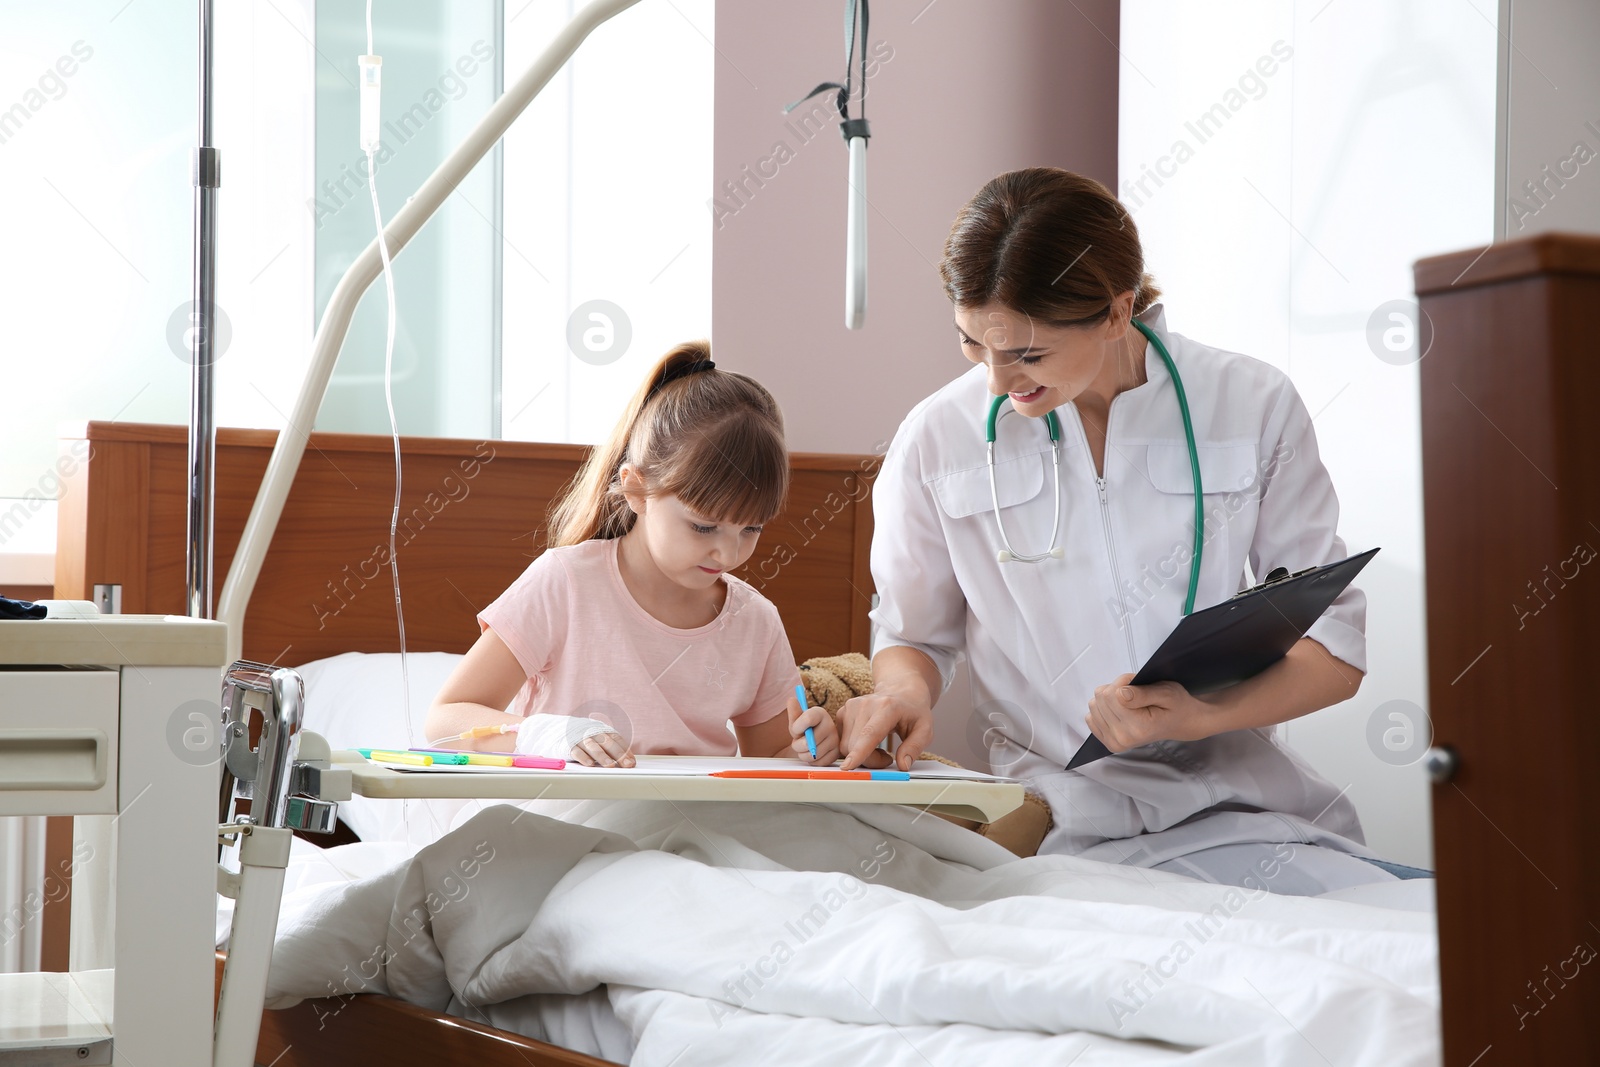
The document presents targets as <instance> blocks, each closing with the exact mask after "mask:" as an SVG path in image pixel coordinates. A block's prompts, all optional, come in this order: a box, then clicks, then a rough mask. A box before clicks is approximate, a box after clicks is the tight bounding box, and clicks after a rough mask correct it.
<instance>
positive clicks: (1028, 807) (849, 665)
mask: <svg viewBox="0 0 1600 1067" xmlns="http://www.w3.org/2000/svg"><path fill="white" fill-rule="evenodd" d="M800 680H801V681H802V682H804V683H805V687H806V701H807V702H808V703H809V704H810V705H811V706H812V707H814V708H823V709H824V710H826V711H827V713H828V714H829V716H831V717H832V718H833V720H834V725H835V726H836V727H837V726H838V725H839V709H840V708H842V707H844V702H845V701H847V700H849V699H850V698H851V697H858V696H866V695H867V694H868V693H871V692H872V663H871V661H869V660H868V659H867V657H866V656H863V655H862V654H861V653H859V652H847V653H845V654H844V655H842V656H816V657H813V658H812V659H808V660H806V661H805V662H804V663H802V664H801V665H800ZM921 758H922V759H930V760H937V761H938V762H940V763H944V764H948V765H949V766H951V767H959V766H960V764H959V763H956V762H955V761H954V760H950V759H945V758H944V757H943V756H937V755H934V754H933V753H932V752H924V753H923V754H922V757H921ZM935 814H937V813H935ZM939 817H940V818H941V819H945V820H947V821H949V822H953V823H955V824H956V825H957V826H961V827H964V828H966V829H968V830H971V831H973V832H974V833H977V834H980V835H982V836H983V837H987V838H988V839H989V840H991V841H993V842H995V843H996V844H998V845H1000V846H1002V847H1004V848H1006V849H1009V850H1010V851H1012V852H1014V853H1015V854H1016V855H1018V856H1024V857H1026V856H1032V855H1036V854H1037V853H1038V851H1039V843H1040V842H1041V841H1043V840H1044V835H1045V834H1047V833H1049V832H1050V824H1051V816H1050V805H1049V804H1047V803H1046V802H1045V800H1044V798H1043V797H1041V796H1039V795H1038V794H1037V793H1032V792H1028V793H1024V794H1023V797H1022V806H1021V807H1019V808H1017V809H1016V810H1014V811H1011V812H1008V813H1006V814H1005V815H1002V816H1001V817H1000V818H998V819H996V820H995V821H994V822H991V823H980V822H974V821H972V820H971V819H960V818H956V817H955V816H953V815H940V816H939Z"/></svg>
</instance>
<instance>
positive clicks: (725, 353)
mask: <svg viewBox="0 0 1600 1067" xmlns="http://www.w3.org/2000/svg"><path fill="white" fill-rule="evenodd" d="M843 7H844V5H843V4H842V3H841V2H839V0H821V2H813V3H805V4H780V3H776V2H772V0H759V2H758V0H718V3H717V8H716V18H717V22H716V46H717V53H718V56H717V66H716V145H715V153H714V164H713V175H714V179H715V184H716V187H717V188H716V191H715V193H714V196H715V197H716V199H717V200H718V201H720V205H714V206H716V207H717V210H716V212H715V214H716V215H717V216H718V218H717V219H716V221H714V222H713V224H712V225H713V241H712V293H713V300H712V334H713V339H714V342H715V351H716V353H717V359H718V362H719V363H723V364H724V365H726V366H727V367H729V369H736V370H740V371H744V372H745V373H748V374H751V375H754V376H755V377H757V378H758V379H760V380H761V381H762V382H763V383H764V384H765V385H766V386H767V387H768V388H770V389H771V390H772V391H773V393H774V394H775V395H776V396H777V398H778V400H779V402H780V403H782V404H783V408H784V412H785V415H786V417H787V422H788V431H789V443H790V447H791V448H794V449H796V450H801V451H815V452H870V451H872V450H873V449H874V447H875V446H879V447H881V444H880V443H881V442H886V441H887V440H888V438H889V437H891V436H892V435H893V433H894V430H895V427H896V426H898V425H899V423H900V420H901V418H903V417H904V415H905V413H906V412H907V411H909V410H910V409H911V407H912V406H913V405H914V404H916V403H917V401H919V400H921V399H922V398H923V397H925V396H927V395H928V394H929V393H931V392H933V391H934V390H935V389H937V388H938V387H939V386H940V385H942V384H944V383H945V382H947V381H949V380H950V379H951V378H953V377H955V376H956V375H957V374H959V373H960V372H961V371H962V369H963V368H964V367H965V366H966V363H965V361H964V360H963V359H962V356H961V353H960V351H959V349H958V348H957V347H956V343H955V340H954V336H955V332H954V328H953V326H952V324H951V314H950V307H949V302H948V301H947V300H946V298H945V296H944V292H943V290H942V288H941V287H940V284H939V277H938V269H937V265H938V262H939V256H940V250H941V248H942V247H943V244H944V238H945V235H946V234H947V233H948V232H949V229H950V223H951V221H952V220H953V219H954V217H955V213H956V211H957V210H958V209H959V208H960V207H961V205H962V204H963V203H964V202H965V201H966V200H967V198H968V197H970V196H971V195H972V194H973V193H974V192H976V191H977V189H978V187H979V186H980V185H982V184H983V183H984V182H985V181H987V180H988V179H989V178H991V177H993V176H994V175H996V174H999V173H1001V172H1003V171H1006V170H1010V169H1013V168H1016V167H1023V166H1035V165H1052V166H1059V167H1066V168H1068V169H1071V170H1076V171H1079V172H1081V173H1085V174H1088V175H1091V176H1093V177H1095V178H1098V179H1099V180H1100V181H1103V182H1105V183H1106V184H1107V185H1110V186H1111V187H1113V188H1115V179H1116V159H1117V64H1118V55H1117V51H1116V46H1115V43H1114V42H1115V41H1116V40H1117V36H1118V3H1117V0H1073V2H1071V3H1068V2H1065V0H934V2H933V3H931V4H928V3H927V2H926V0H900V2H896V3H893V4H889V3H883V2H880V3H877V4H874V5H872V15H873V19H872V27H871V34H870V36H871V45H872V50H871V51H870V52H869V58H871V57H876V58H875V65H874V68H873V69H872V71H871V73H870V76H869V79H868V85H869V86H870V92H869V96H868V106H867V117H868V118H869V119H870V120H871V123H872V131H873V138H872V141H871V142H870V147H869V149H868V153H867V154H868V169H867V196H868V200H869V201H870V203H871V208H872V210H871V211H870V222H869V229H868V249H869V253H868V264H869V266H868V306H867V325H866V328H865V329H862V330H855V331H852V330H846V329H845V328H844V324H843V320H844V226H845V146H844V142H843V141H842V140H841V138H840V136H839V132H838V120H837V117H836V116H834V115H833V114H832V104H831V94H825V95H824V96H820V97H817V98H815V100H814V101H812V103H814V104H818V105H820V106H819V107H818V108H817V110H816V114H817V115H818V116H819V117H820V116H822V114H823V111H824V110H826V111H827V112H828V115H827V118H826V120H825V121H824V122H823V123H821V129H820V132H813V133H812V134H811V135H810V139H809V140H808V139H806V138H805V137H804V136H802V134H803V132H804V131H803V130H801V128H800V124H799V122H797V121H796V120H797V118H798V117H799V116H801V115H803V114H804V113H805V112H806V110H807V108H808V107H810V105H809V104H808V105H802V107H801V108H799V109H797V110H796V111H795V112H794V113H793V115H791V116H788V117H787V118H786V117H785V116H784V115H783V114H782V108H783V106H784V105H785V104H788V103H789V102H790V101H792V100H794V99H795V98H796V97H798V96H799V95H800V94H801V93H803V92H806V91H807V90H809V89H810V88H812V87H813V86H814V85H816V84H817V83H818V82H821V81H830V80H836V79H838V78H840V77H841V76H842V75H843V73H844V70H843V67H844V63H843V58H842V57H843V50H844V49H843V36H842V31H843V26H842V23H843V18H842V11H843ZM816 129H817V124H816V123H813V124H812V130H813V131H816ZM797 131H799V132H797ZM780 144H781V146H782V147H781V148H780V147H779V145H780ZM746 168H748V170H747V169H746ZM730 182H731V183H734V184H735V185H736V186H741V188H740V190H739V191H738V195H737V197H736V196H734V195H732V194H730V192H729V191H728V189H727V187H726V185H725V183H730Z"/></svg>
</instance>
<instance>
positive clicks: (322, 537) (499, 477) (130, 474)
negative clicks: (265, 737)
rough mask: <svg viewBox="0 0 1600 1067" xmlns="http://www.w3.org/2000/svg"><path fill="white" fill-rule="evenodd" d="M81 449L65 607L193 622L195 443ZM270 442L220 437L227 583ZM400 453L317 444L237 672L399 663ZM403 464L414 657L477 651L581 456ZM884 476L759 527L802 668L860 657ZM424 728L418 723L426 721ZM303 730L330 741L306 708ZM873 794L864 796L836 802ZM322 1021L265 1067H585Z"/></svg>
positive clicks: (456, 1023)
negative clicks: (394, 513)
mask: <svg viewBox="0 0 1600 1067" xmlns="http://www.w3.org/2000/svg"><path fill="white" fill-rule="evenodd" d="M72 433H74V434H80V435H81V436H76V437H71V436H69V437H68V438H66V439H64V440H63V443H62V446H63V447H64V448H77V449H79V450H81V451H83V452H84V453H86V454H88V455H89V456H90V457H91V458H90V459H89V461H88V462H87V463H85V464H84V465H83V466H82V467H81V468H80V469H79V472H78V474H77V475H76V476H75V481H74V482H73V483H72V484H71V485H69V486H68V487H67V488H66V490H65V492H64V493H63V496H62V511H61V518H60V522H59V526H58V546H57V553H58V554H57V560H58V565H57V595H58V596H59V597H63V598H68V597H70V598H81V599H95V598H96V597H97V596H98V597H99V599H101V600H102V601H105V602H107V603H111V602H113V601H114V602H115V603H116V604H117V605H118V607H119V609H120V611H122V612H123V613H126V614H163V613H172V614H181V613H182V612H183V610H184V603H183V600H184V592H183V581H182V576H183V562H184V543H185V542H184V531H185V523H186V511H185V498H184V491H183V490H184V464H185V460H186V447H187V434H186V432H185V430H184V428H182V427H178V426H158V425H142V424H133V423H98V422H91V423H88V424H86V425H84V426H83V427H81V429H79V430H76V431H72ZM275 439H276V434H274V433H273V432H271V431H261V430H236V429H224V430H221V431H219V435H218V444H217V466H216V472H217V473H216V478H217V505H216V518H217V530H218V538H217V565H218V569H219V570H225V569H226V568H227V566H228V565H229V563H230V562H231V558H232V554H233V552H234V549H235V546H236V545H237V542H238V539H239V532H240V529H241V527H242V525H243V520H244V517H245V514H246V512H247V511H248V508H249V505H250V502H251V501H252V500H253V499H254V498H255V494H256V490H257V487H258V486H259V484H260V480H261V476H262V472H263V471H264V470H265V469H266V466H267V462H268V457H269V454H270V453H271V450H272V448H273V445H274V443H275ZM85 445H87V448H85ZM391 448H392V446H391V442H390V439H389V438H387V437H379V436H369V435H358V434H324V433H318V434H313V435H312V437H311V438H310V441H309V445H308V447H307V448H306V451H305V455H304V458H303V459H302V461H301V463H300V467H299V470H298V472H297V474H296V477H295V481H294V488H293V491H292V492H291V493H290V495H289V497H288V500H287V502H286V506H285V511H284V515H283V518H282V521H281V522H280V524H279V526H278V529H277V533H276V536H275V537H274V538H273V541H272V546H271V549H270V550H269V551H268V553H267V555H266V557H265V560H264V563H263V566H262V572H261V578H260V580H259V583H258V585H257V588H256V591H255V595H254V596H253V597H252V599H251V602H250V609H249V613H248V615H247V616H246V618H245V627H244V632H243V635H242V636H243V645H242V651H243V655H244V656H245V658H247V659H251V660H255V661H257V662H262V663H268V664H274V665H279V666H290V667H295V666H300V665H302V664H306V663H310V662H312V661H321V660H326V659H328V658H329V657H333V656H337V655H341V654H344V653H387V652H393V651H394V650H395V649H396V647H397V641H396V628H395V617H394V607H393V599H392V595H391V593H390V590H389V584H388V575H387V571H380V570H378V569H377V568H376V567H375V566H373V565H372V564H371V562H370V561H371V560H372V559H373V556H374V552H375V550H376V548H377V546H378V545H379V544H380V543H381V542H383V540H384V537H383V534H384V532H385V531H386V530H387V526H388V518H389V510H390V507H391V504H392V500H391V493H392V486H393V482H392V478H393V468H392V452H391ZM402 452H403V457H404V463H405V471H406V479H405V497H404V501H403V507H402V516H403V519H402V523H401V526H400V543H401V545H402V552H403V556H402V559H403V561H404V563H405V567H404V587H403V588H404V604H405V612H406V634H407V638H408V645H409V648H410V649H411V651H413V652H452V653H464V652H465V651H466V650H467V649H468V647H470V645H471V644H472V642H473V641H474V640H475V638H476V636H477V634H478V624H477V621H476V615H477V612H478V610H479V609H481V608H482V607H484V606H485V605H486V604H488V603H489V601H490V600H492V599H493V598H494V597H496V596H497V595H499V593H500V592H502V591H503V590H504V589H505V588H506V587H507V586H508V585H510V584H511V582H512V580H513V579H514V578H516V576H517V575H518V574H520V573H521V572H522V570H523V569H524V568H525V567H526V566H527V564H528V562H529V561H530V560H531V559H532V558H533V557H534V556H535V555H536V553H537V552H538V551H539V550H540V548H541V547H542V545H541V537H542V530H543V524H544V523H545V521H546V516H547V513H548V509H549V505H550V503H551V500H552V499H553V498H554V497H555V496H556V494H557V493H558V492H559V491H560V490H561V488H562V487H564V486H565V485H566V484H567V482H568V481H570V480H571V478H572V476H573V475H574V474H575V473H576V472H577V469H578V466H579V465H580V463H581V461H582V459H583V456H584V455H585V452H586V450H585V449H584V448H581V447H578V446H571V445H558V444H534V443H526V442H513V441H498V440H496V441H470V440H450V439H430V438H403V439H402ZM877 464H878V457H876V456H862V455H812V454H796V455H794V456H793V458H792V481H791V489H790V494H789V499H788V502H787V505H786V508H785V511H784V513H783V514H782V515H780V516H779V517H778V518H777V519H776V520H775V521H773V522H772V523H769V524H768V525H767V532H766V533H765V534H764V535H763V538H762V542H761V545H760V546H759V548H758V550H757V551H756V553H755V555H754V556H753V557H752V558H751V560H750V562H749V563H748V564H747V565H746V567H745V568H744V569H743V570H742V571H741V572H740V574H741V577H744V578H745V579H746V580H747V581H750V582H751V583H752V584H753V585H754V586H756V587H757V588H758V589H759V590H760V591H761V592H762V594H763V595H765V596H767V597H768V598H769V599H771V600H772V601H773V602H774V603H775V604H776V605H777V606H778V609H779V611H780V613H781V614H782V616H783V620H784V624H785V627H786V629H787V631H788V633H789V637H790V642H791V645H792V647H793V651H794V654H795V657H796V659H797V660H801V661H803V660H805V659H809V658H811V657H813V656H818V655H831V654H837V653H839V652H843V651H847V650H858V651H865V650H866V649H867V633H868V618H867V612H868V611H869V609H870V606H871V591H872V579H871V574H870V572H869V570H868V566H867V553H868V549H869V547H870V544H871V533H872V516H871V502H870V497H869V495H868V494H869V488H870V485H871V480H872V477H873V476H874V474H875V473H876V470H877ZM424 711H425V708H418V709H416V713H417V714H418V715H419V716H420V715H421V714H422V713H423V712H424ZM307 726H308V728H309V729H312V730H317V729H318V728H319V724H318V709H317V708H316V707H315V705H314V704H313V705H312V706H310V707H309V708H308V719H307ZM379 740H381V739H379ZM728 784H734V783H728ZM772 784H773V785H775V786H787V785H789V783H772ZM862 784H868V783H838V784H837V785H834V784H831V783H830V786H831V787H832V788H837V787H838V785H849V786H856V785H862ZM954 814H962V815H969V816H971V815H975V814H980V813H977V812H972V811H956V812H954ZM338 839H339V840H350V839H351V838H350V837H349V835H348V834H344V835H341V836H340V837H339V838H338ZM322 1013H323V1014H325V1013H326V1009H322ZM318 1017H319V1014H318V1006H317V1005H310V1006H307V1007H303V1008H300V1009H295V1010H291V1011H286V1012H271V1011H269V1012H267V1013H266V1014H265V1019H264V1024H263V1028H262V1036H261V1045H260V1052H259V1058H260V1059H261V1062H264V1063H266V1062H272V1061H273V1060H274V1059H275V1058H276V1057H277V1056H279V1055H280V1054H281V1053H283V1052H284V1051H285V1050H286V1049H290V1048H291V1046H292V1049H293V1050H292V1051H290V1052H288V1054H287V1056H286V1057H285V1058H284V1059H282V1060H281V1061H279V1062H280V1063H281V1064H282V1065H283V1067H292V1065H293V1064H296V1063H301V1064H311V1063H333V1062H340V1061H339V1060H338V1059H335V1058H333V1057H334V1053H335V1052H336V1051H337V1050H338V1049H339V1048H341V1047H343V1046H342V1043H343V1042H345V1041H349V1040H354V1041H356V1042H357V1043H358V1044H359V1045H360V1046H361V1047H364V1048H367V1049H369V1050H370V1049H371V1048H372V1047H373V1045H372V1042H374V1041H377V1042H379V1043H380V1044H382V1045H384V1046H389V1045H392V1046H393V1048H394V1050H395V1053H394V1054H395V1055H397V1056H400V1057H401V1058H400V1059H397V1060H396V1061H395V1062H399V1063H404V1062H407V1060H406V1059H404V1058H403V1057H404V1056H406V1055H411V1054H416V1055H417V1057H418V1058H417V1062H428V1063H442V1062H444V1063H447V1062H454V1061H453V1060H451V1059H450V1058H449V1057H451V1056H456V1055H459V1056H461V1057H462V1062H467V1061H468V1060H470V1061H471V1062H474V1063H479V1064H494V1063H499V1062H505V1063H518V1064H521V1063H527V1062H530V1060H529V1059H528V1058H525V1057H533V1056H535V1054H538V1055H539V1056H543V1057H545V1058H544V1059H539V1058H534V1059H532V1060H531V1062H535V1063H541V1062H551V1063H557V1062H559V1063H581V1062H592V1061H588V1060H585V1059H583V1058H581V1057H579V1058H561V1057H562V1056H564V1055H568V1054H567V1053H566V1051H565V1050H559V1049H554V1048H552V1047H548V1046H542V1045H541V1043H539V1042H532V1041H530V1040H529V1039H526V1038H519V1037H517V1036H516V1035H509V1034H502V1033H499V1032H494V1033H492V1034H491V1033H490V1032H489V1031H488V1028H484V1027H475V1026H473V1025H471V1024H465V1023H464V1021H463V1020H459V1019H454V1018H445V1017H441V1016H438V1015H436V1014H434V1013H429V1012H425V1011H423V1010H422V1009H419V1008H415V1007H414V1006H411V1005H406V1004H404V1003H402V1002H399V1001H394V1000H391V999H389V998H365V997H364V998H360V999H359V1000H358V1001H357V1002H356V1003H355V1004H353V1005H352V1006H349V1007H344V1009H343V1011H342V1012H341V1015H340V1019H341V1025H340V1027H338V1033H337V1036H336V1037H334V1038H333V1040H334V1041H335V1044H333V1045H328V1044H327V1043H326V1042H324V1041H321V1040H320V1039H318V1038H317V1034H318V1032H319V1030H320V1029H321V1028H320V1027H319V1026H318V1025H317V1019H318ZM346 1023H348V1024H349V1025H348V1026H346V1025H344V1024H346ZM369 1029H370V1031H371V1032H370V1033H369V1032H368V1031H369ZM480 1046H481V1047H480ZM269 1050H270V1053H269ZM314 1050H315V1051H314ZM497 1056H498V1057H500V1058H498V1059H497V1058H495V1057H497Z"/></svg>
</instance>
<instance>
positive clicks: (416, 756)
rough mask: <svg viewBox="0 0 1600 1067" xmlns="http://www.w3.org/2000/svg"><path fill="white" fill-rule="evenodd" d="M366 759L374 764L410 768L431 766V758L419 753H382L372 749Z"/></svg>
mask: <svg viewBox="0 0 1600 1067" xmlns="http://www.w3.org/2000/svg"><path fill="white" fill-rule="evenodd" d="M367 758H368V759H370V760H371V761H372V762H374V763H404V764H408V765H410V766H412V767H432V766H433V757H432V756H424V755H422V754H421V753H419V752H382V751H379V750H378V749H373V750H372V754H371V755H369V756H368V757H367Z"/></svg>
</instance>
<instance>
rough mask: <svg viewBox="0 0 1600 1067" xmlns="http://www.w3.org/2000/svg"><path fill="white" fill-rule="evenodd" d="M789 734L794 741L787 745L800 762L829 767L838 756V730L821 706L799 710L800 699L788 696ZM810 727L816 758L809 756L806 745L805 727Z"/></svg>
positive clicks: (808, 748)
mask: <svg viewBox="0 0 1600 1067" xmlns="http://www.w3.org/2000/svg"><path fill="white" fill-rule="evenodd" d="M788 712H789V736H790V737H792V738H794V742H793V743H792V744H791V745H790V746H789V747H790V748H792V749H793V750H794V755H795V756H796V757H797V758H798V759H799V760H800V762H801V763H805V764H808V765H810V766H813V767H831V766H833V762H834V760H837V759H838V758H839V730H838V728H837V727H835V726H834V725H833V716H831V715H829V714H828V713H827V711H826V710H824V709H823V708H810V709H808V710H806V711H801V710H800V701H798V700H796V699H795V698H794V697H790V698H789V707H788ZM808 726H809V727H812V728H813V729H812V737H813V738H815V739H816V742H817V758H816V759H812V758H811V749H810V747H809V746H807V745H806V727H808Z"/></svg>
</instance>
